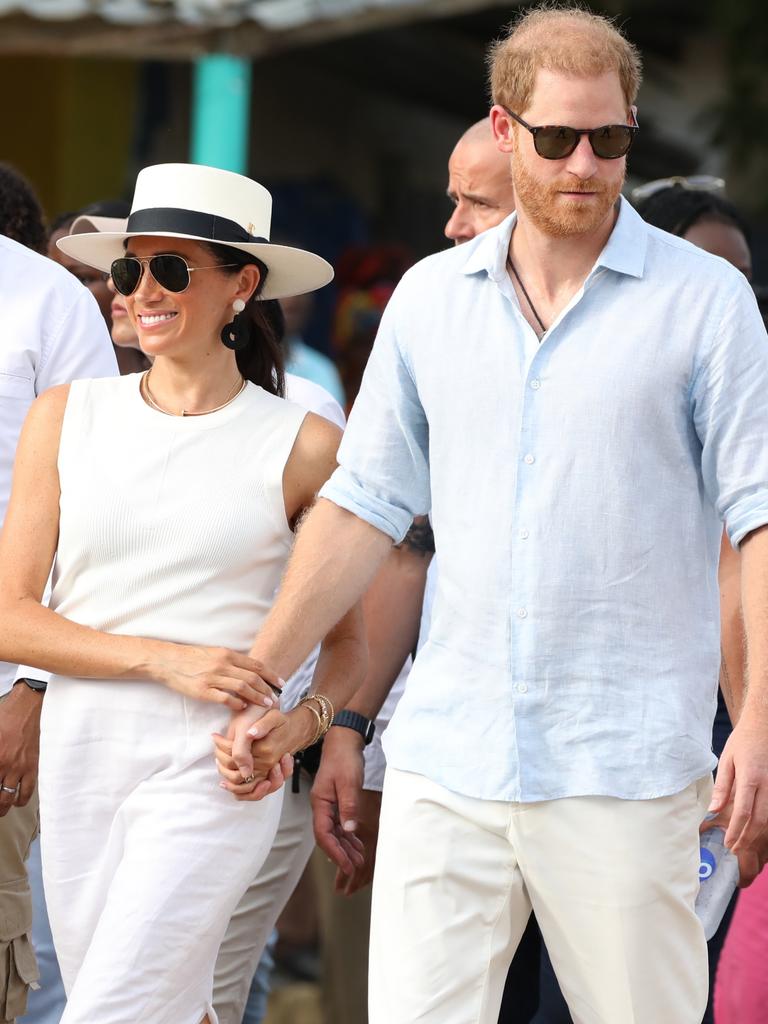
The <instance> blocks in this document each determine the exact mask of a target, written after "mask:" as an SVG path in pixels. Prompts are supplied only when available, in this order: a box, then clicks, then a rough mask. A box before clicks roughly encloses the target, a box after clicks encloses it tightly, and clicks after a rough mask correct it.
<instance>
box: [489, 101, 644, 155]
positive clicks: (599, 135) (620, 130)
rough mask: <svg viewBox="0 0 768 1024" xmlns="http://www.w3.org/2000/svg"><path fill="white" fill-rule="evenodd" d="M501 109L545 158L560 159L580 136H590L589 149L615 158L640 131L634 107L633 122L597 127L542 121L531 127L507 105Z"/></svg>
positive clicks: (572, 147)
mask: <svg viewBox="0 0 768 1024" xmlns="http://www.w3.org/2000/svg"><path fill="white" fill-rule="evenodd" d="M504 110H506V112H507V113H508V114H509V116H510V117H512V118H514V119H515V121H517V123H518V124H520V125H522V126H523V128H526V129H527V130H528V131H529V132H530V133H531V135H532V136H533V148H534V149H535V150H536V152H537V153H538V154H539V156H541V157H543V158H544V159H545V160H563V159H565V157H567V156H570V155H571V153H573V151H574V150H575V149H576V147H577V146H578V144H579V142H580V141H581V136H582V135H586V136H587V137H588V138H589V144H590V146H591V147H592V152H593V153H594V154H595V156H597V157H600V159H601V160H618V159H619V158H620V157H622V156H626V155H627V153H628V152H629V151H630V149H631V147H632V143H633V142H634V140H635V135H636V134H637V132H638V131H639V125H638V123H637V116H636V114H635V108H634V107H632V121H633V122H634V123H633V124H604V125H602V127H600V128H568V127H567V126H566V125H562V124H544V125H539V126H537V127H534V126H533V125H530V124H528V123H527V121H524V120H523V119H522V117H518V116H517V114H515V113H513V112H512V111H511V110H509V109H508V108H507V107H504Z"/></svg>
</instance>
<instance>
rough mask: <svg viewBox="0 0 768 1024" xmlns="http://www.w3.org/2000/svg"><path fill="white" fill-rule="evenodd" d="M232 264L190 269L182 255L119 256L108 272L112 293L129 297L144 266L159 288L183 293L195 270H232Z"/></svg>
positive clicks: (139, 279)
mask: <svg viewBox="0 0 768 1024" xmlns="http://www.w3.org/2000/svg"><path fill="white" fill-rule="evenodd" d="M236 266H237V264H236V263H217V264H216V265H215V266H212V267H190V265H189V264H188V263H187V261H186V260H185V259H184V257H183V256H177V255H176V254H175V253H161V254H160V255H158V256H150V257H149V259H139V257H138V256H121V257H120V258H119V259H117V260H114V262H113V263H112V267H111V270H110V274H111V276H112V283H113V284H114V286H115V291H118V292H120V294H121V295H133V293H134V292H135V291H136V289H137V288H138V287H139V282H140V281H141V278H142V275H143V273H144V267H149V272H150V274H151V275H152V277H154V279H155V281H157V283H158V284H159V285H160V287H161V288H165V290H166V291H167V292H177V293H178V292H185V291H186V290H187V288H189V283H190V276H189V275H190V274H191V273H192V272H193V271H195V270H220V269H221V268H222V267H236Z"/></svg>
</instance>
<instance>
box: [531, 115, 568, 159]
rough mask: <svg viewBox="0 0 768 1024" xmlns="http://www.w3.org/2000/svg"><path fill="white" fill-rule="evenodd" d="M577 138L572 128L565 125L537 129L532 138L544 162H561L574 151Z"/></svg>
mask: <svg viewBox="0 0 768 1024" xmlns="http://www.w3.org/2000/svg"><path fill="white" fill-rule="evenodd" d="M578 141H579V136H578V135H577V133H576V132H575V131H574V129H573V128H566V127H565V125H556V124H551V125H550V124H548V125H545V126H544V127H543V128H539V129H538V131H537V132H536V135H535V136H534V146H535V149H536V152H537V153H538V154H539V156H543V157H544V159H545V160H562V159H563V157H565V156H570V155H571V153H572V152H573V151H574V149H576V146H577V144H578Z"/></svg>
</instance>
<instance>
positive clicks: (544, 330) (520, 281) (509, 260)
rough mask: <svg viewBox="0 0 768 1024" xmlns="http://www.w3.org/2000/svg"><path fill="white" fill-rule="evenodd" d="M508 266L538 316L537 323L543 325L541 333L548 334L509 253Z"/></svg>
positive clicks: (536, 316)
mask: <svg viewBox="0 0 768 1024" xmlns="http://www.w3.org/2000/svg"><path fill="white" fill-rule="evenodd" d="M507 266H508V267H509V269H510V270H511V271H512V273H513V274H514V275H515V280H516V281H517V283H518V284H519V285H520V291H521V292H522V293H523V295H524V296H525V301H526V302H527V303H528V305H529V307H530V310H531V312H532V313H533V315H534V317H535V318H536V323H537V324H538V325H539V327H541V333H542V334H546V333H547V328H546V327H545V326H544V321H543V320H542V319H541V317H540V316H539V314H538V313H537V312H536V307H535V306H534V304H533V303H532V302H531V296H530V295H529V294H528V292H527V291H526V288H525V285H524V284H523V282H522V279H521V277H520V275H519V274H518V272H517V269H516V268H515V264H514V263H513V262H512V257H511V256H510V255H507Z"/></svg>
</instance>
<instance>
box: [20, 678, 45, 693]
mask: <svg viewBox="0 0 768 1024" xmlns="http://www.w3.org/2000/svg"><path fill="white" fill-rule="evenodd" d="M18 683H25V684H26V685H27V686H28V687H29V688H30V690H34V691H35V693H45V691H46V690H47V689H48V683H47V682H46V681H45V680H44V679H30V678H29V677H28V676H19V678H18V679H17V680H16V682H14V684H13V685H14V686H16V685H17V684H18Z"/></svg>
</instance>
